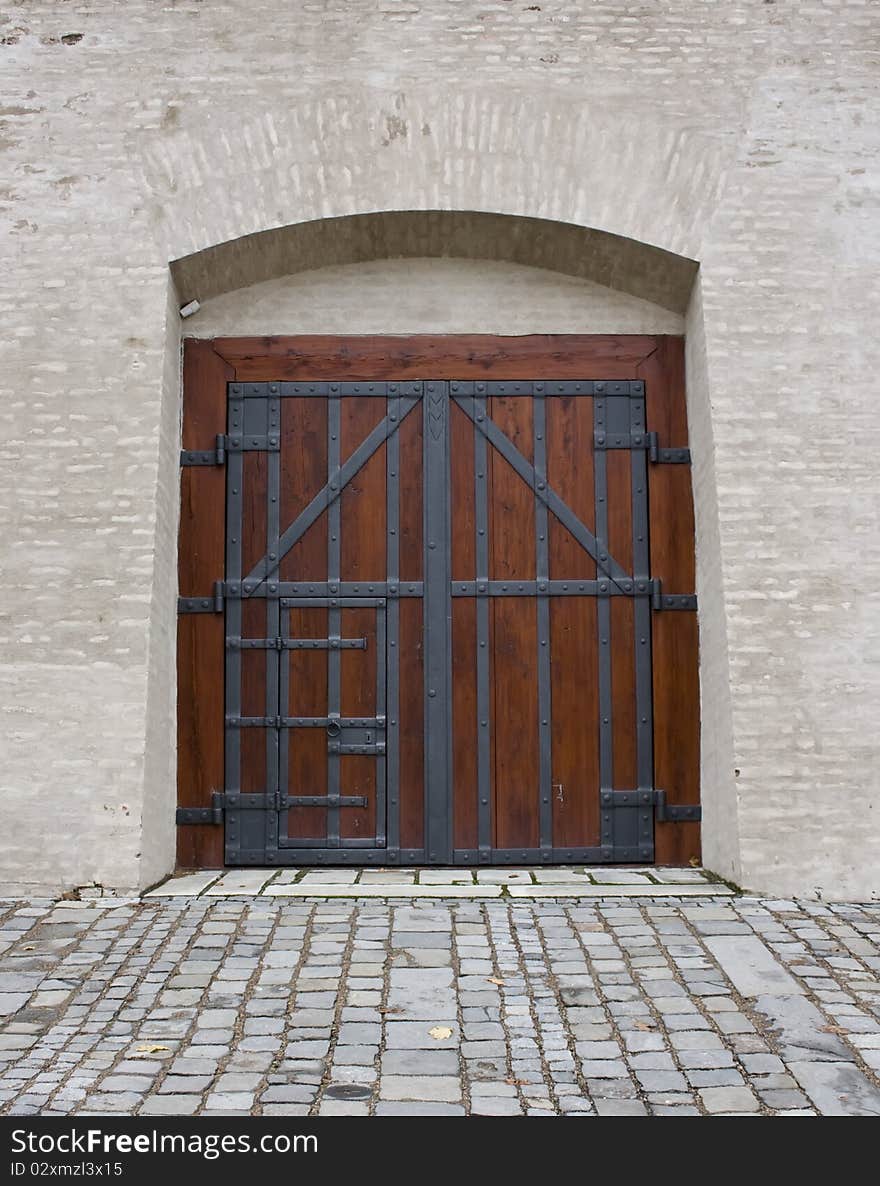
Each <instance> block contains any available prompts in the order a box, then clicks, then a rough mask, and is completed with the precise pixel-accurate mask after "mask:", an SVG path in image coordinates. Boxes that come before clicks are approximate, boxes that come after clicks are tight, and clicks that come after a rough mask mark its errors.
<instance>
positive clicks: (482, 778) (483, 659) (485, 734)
mask: <svg viewBox="0 0 880 1186" xmlns="http://www.w3.org/2000/svg"><path fill="white" fill-rule="evenodd" d="M475 391H476V395H475V397H474V401H473V416H474V530H475V532H476V539H475V547H474V555H475V563H476V572H475V573H474V576H475V578H476V584H477V588H479V587H480V585H483V584H485V585H486V587H487V588H488V585H489V474H488V465H489V457H488V445H487V442H486V438H485V436H484V435H483V433H482V432H480V430H479V424H480V423H482V422H483V420H484V419H485V417H486V416H487V415H488V409H487V401H486V395H485V391H486V384H485V383H477V384H476V387H475ZM475 600H476V609H475V612H476V626H477V655H476V663H477V843H478V846H479V851H480V859H481V860H483V859H485V860H486V861H488V860H489V859H490V854H491V851H492V777H491V751H492V736H491V727H492V726H491V716H490V704H489V606H490V599H489V598H488V597H477V598H476V599H475Z"/></svg>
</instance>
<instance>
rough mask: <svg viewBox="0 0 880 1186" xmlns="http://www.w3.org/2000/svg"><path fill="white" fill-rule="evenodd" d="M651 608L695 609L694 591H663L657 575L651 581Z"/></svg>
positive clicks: (695, 596) (695, 597)
mask: <svg viewBox="0 0 880 1186" xmlns="http://www.w3.org/2000/svg"><path fill="white" fill-rule="evenodd" d="M650 585H651V609H696V608H697V595H696V593H664V592H663V583H662V581H661V580H660V578H659V577H653V578H652V580H651V582H650Z"/></svg>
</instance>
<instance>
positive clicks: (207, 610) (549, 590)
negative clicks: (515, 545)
mask: <svg viewBox="0 0 880 1186" xmlns="http://www.w3.org/2000/svg"><path fill="white" fill-rule="evenodd" d="M219 584H221V582H218V585H219ZM603 585H605V586H606V587H605V588H603V587H602V586H603ZM302 587H303V586H297V588H302ZM361 587H362V586H357V588H361ZM263 588H264V590H265V589H266V588H267V587H266V586H264V587H263ZM280 588H281V590H282V591H283V593H284V594H285V595H284V596H281V608H282V609H294V608H305V609H312V608H314V609H320V608H322V607H326V608H329V609H335V608H337V607H338V608H341V609H345V608H354V609H358V608H364V607H367V608H370V607H381V606H383V605H384V604H385V598H384V597H363V596H361V597H357V596H354V597H343V596H340V597H332V596H331V597H327V596H325V595H324V590H323V588H321V587H320V586H308V588H309V589H316V593H315V594H313V595H312V596H311V597H306V596H303V597H296V596H292V597H291V596H286V593H287V592H288V591H290V588H291V587H290V586H288V585H282V586H280ZM373 588H377V589H378V591H380V592H383V593H386V591H385V590H384V589H383V587H382V586H373ZM238 589H239V586H236V590H238ZM346 591H347V590H346ZM450 592H451V594H452V596H453V597H534V596H535V595H536V594H538V593H541V594H547V595H548V596H551V597H601V596H604V595H606V594H607V595H608V596H610V597H643V596H650V597H651V598H652V599H653V608H654V609H658V610H659V609H677V610H695V609H696V608H697V597H696V594H695V593H661V591H660V582H659V581H658V580H657V579H656V578H654V579H652V580H649V581H635V582H633V581H632V580H630V581H626V580H619V581H617V582H612V581H608V582H605V581H578V580H573V581H564V580H557V581H542V582H540V583H539V582H537V581H516V582H511V581H488V582H486V581H479V582H477V581H453V582H452V585H451V587H450ZM261 595H263V594H261ZM266 595H268V596H270V597H276V596H280V594H279V593H278V592H270V593H268V594H266ZM234 596H236V597H237V596H240V594H239V593H238V592H236V594H235V595H234ZM386 596H389V597H395V596H400V597H421V596H422V584H421V582H419V583H418V584H417V585H407V586H400V591H399V592H392V591H390V590H388V591H387V593H386ZM224 599H225V598H224V595H223V593H222V592H221V593H219V594H212V595H211V596H210V597H180V598H178V601H177V612H178V614H215V613H216V614H219V613H222V612H223V603H224ZM291 641H297V640H291ZM300 641H310V640H300ZM255 649H257V650H259V649H260V648H259V647H257V648H255ZM291 649H295V648H291ZM303 649H306V648H303Z"/></svg>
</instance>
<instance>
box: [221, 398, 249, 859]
mask: <svg viewBox="0 0 880 1186" xmlns="http://www.w3.org/2000/svg"><path fill="white" fill-rule="evenodd" d="M227 417H228V427H229V433H230V435H231V434H233V433H241V431H242V429H243V427H244V400H243V399H241V398H240V397H238V398H236V397H233V396H231V395H230V397H229V402H228V407H227ZM243 466H244V455H243V454H242V453H230V454H229V455H228V464H227V466H226V580H227V581H230V582H233V583H235V584H238V582H240V581H241V532H242V478H243ZM225 614H226V637H227V638H229V637H233V638H241V600H240V598H238V597H234V598H231V599H227V600H226V602H225ZM225 685H226V690H225V706H226V707H225V716H226V719H227V720H229V719H230V718H233V719H237V718H238V717H240V716H241V651H240V650H237V649H235V648H231V647H226V666H225ZM224 765H225V778H224V788H225V790H226V793H227V794H238V793H240V791H241V732H240V730H238V729H236V728H234V727H233V726H230V725H228V724H227V725H226V727H225V733H224ZM242 822H243V821H242V816H241V813H240V812H234V811H227V812H226V813H225V824H224V849H225V856H226V863H227V864H228V865H234V864H236V863H237V862H238V861H239V854H240V852H241V849H242V836H241V830H242Z"/></svg>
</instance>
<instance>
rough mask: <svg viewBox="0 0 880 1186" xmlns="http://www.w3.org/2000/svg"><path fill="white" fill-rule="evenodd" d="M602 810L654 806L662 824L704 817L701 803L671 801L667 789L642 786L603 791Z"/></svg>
mask: <svg viewBox="0 0 880 1186" xmlns="http://www.w3.org/2000/svg"><path fill="white" fill-rule="evenodd" d="M601 801H602V810H603V811H605V810H607V809H608V808H609V807H611V808H614V807H653V808H654V818H655V819H656V820H657V822H658V823H661V824H676V823H690V822H693V821H696V820H700V819H702V818H703V814H702V808H701V807H700V805H699V803H669V802H668V801H667V798H666V791H658V790H654V789H650V788H641V789H640V790H638V791H602V792H601Z"/></svg>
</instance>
